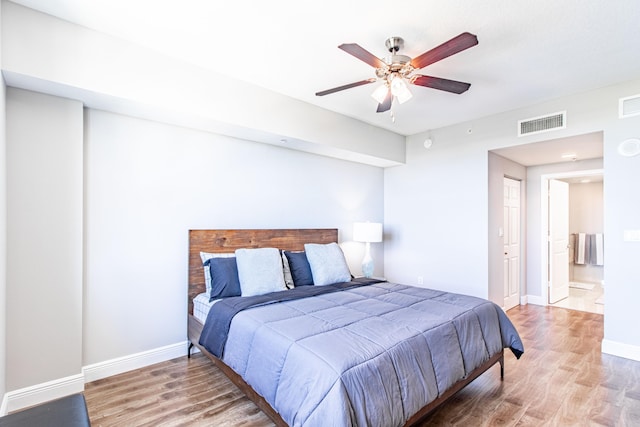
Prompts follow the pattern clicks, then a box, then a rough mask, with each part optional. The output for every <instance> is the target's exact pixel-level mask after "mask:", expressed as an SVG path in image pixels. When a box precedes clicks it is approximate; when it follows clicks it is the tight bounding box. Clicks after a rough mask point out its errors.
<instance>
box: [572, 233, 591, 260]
mask: <svg viewBox="0 0 640 427" xmlns="http://www.w3.org/2000/svg"><path fill="white" fill-rule="evenodd" d="M587 241H588V239H587V235H586V233H578V234H577V235H576V245H575V248H574V262H575V263H576V264H586V263H587V262H588V256H589V252H588V251H587Z"/></svg>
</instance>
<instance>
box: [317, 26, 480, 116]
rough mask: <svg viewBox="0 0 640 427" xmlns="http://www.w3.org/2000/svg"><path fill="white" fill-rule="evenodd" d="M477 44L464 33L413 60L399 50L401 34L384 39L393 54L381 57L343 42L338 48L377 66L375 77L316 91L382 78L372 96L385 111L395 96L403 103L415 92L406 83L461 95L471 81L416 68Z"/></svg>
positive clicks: (380, 108) (355, 85)
mask: <svg viewBox="0 0 640 427" xmlns="http://www.w3.org/2000/svg"><path fill="white" fill-rule="evenodd" d="M477 44H478V38H477V37H476V36H475V35H473V34H471V33H467V32H465V33H462V34H460V35H458V36H456V37H454V38H452V39H451V40H449V41H447V42H444V43H442V44H441V45H440V46H437V47H435V48H433V49H431V50H429V51H427V52H425V53H423V54H422V55H418V56H416V57H415V58H413V59H412V58H410V57H408V56H405V55H400V54H399V53H398V52H399V51H400V49H401V48H402V47H403V46H404V40H403V39H402V38H401V37H390V38H388V39H387V40H386V41H385V46H386V47H387V50H388V51H389V52H390V55H388V56H386V57H385V58H382V59H380V58H378V57H376V56H374V55H373V54H372V53H370V52H369V51H367V50H366V49H364V48H363V47H361V46H360V45H358V44H356V43H345V44H341V45H340V46H338V48H340V49H342V50H344V51H345V52H347V53H348V54H350V55H353V56H355V57H356V58H358V59H359V60H361V61H363V62H366V63H367V64H369V65H371V66H372V67H374V68H375V69H376V77H372V78H369V79H366V80H360V81H359V82H354V83H349V84H346V85H343V86H338V87H334V88H333V89H327V90H323V91H321V92H316V96H324V95H329V94H330V93H335V92H339V91H341V90H345V89H351V88H354V87H358V86H362V85H366V84H369V83H374V82H376V81H381V82H383V85H382V86H380V87H378V88H377V89H376V90H375V91H374V92H373V94H372V95H371V96H372V97H373V98H374V99H375V100H376V101H378V109H377V110H376V112H378V113H382V112H385V111H388V110H390V109H391V103H392V102H393V98H394V97H395V98H396V99H397V100H398V102H399V103H400V104H402V103H404V102H405V101H407V100H409V98H411V96H412V95H411V92H410V91H409V89H408V87H407V82H408V83H410V84H414V85H418V86H424V87H430V88H432V89H438V90H443V91H446V92H451V93H456V94H461V93H463V92H465V91H466V90H468V89H469V87H470V86H471V84H470V83H464V82H459V81H456V80H448V79H443V78H440V77H432V76H425V75H422V74H415V71H416V70H419V69H421V68H424V67H426V66H427V65H430V64H433V63H434V62H438V61H440V60H442V59H444V58H447V57H449V56H451V55H454V54H456V53H458V52H461V51H463V50H465V49H468V48H470V47H473V46H475V45H477Z"/></svg>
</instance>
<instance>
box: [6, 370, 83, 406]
mask: <svg viewBox="0 0 640 427" xmlns="http://www.w3.org/2000/svg"><path fill="white" fill-rule="evenodd" d="M82 391H84V378H83V376H82V374H78V375H71V376H69V377H65V378H60V379H57V380H53V381H48V382H46V383H42V384H36V385H33V386H30V387H25V388H21V389H19V390H14V391H10V392H8V393H7V394H5V397H4V400H6V405H4V404H3V405H4V406H5V410H6V412H5V413H8V412H11V411H17V410H18V409H22V408H27V407H29V406H33V405H38V404H40V403H44V402H48V401H50V400H54V399H59V398H61V397H65V396H69V395H70V394H75V393H81V392H82Z"/></svg>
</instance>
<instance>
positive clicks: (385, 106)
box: [376, 90, 393, 113]
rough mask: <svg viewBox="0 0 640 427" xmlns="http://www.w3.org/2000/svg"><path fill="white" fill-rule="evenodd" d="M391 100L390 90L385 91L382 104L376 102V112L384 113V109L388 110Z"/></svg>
mask: <svg viewBox="0 0 640 427" xmlns="http://www.w3.org/2000/svg"><path fill="white" fill-rule="evenodd" d="M392 102H393V94H392V93H391V90H389V91H387V96H386V97H385V98H384V101H382V104H378V109H377V110H376V113H384V112H385V111H389V110H390V109H391V103H392Z"/></svg>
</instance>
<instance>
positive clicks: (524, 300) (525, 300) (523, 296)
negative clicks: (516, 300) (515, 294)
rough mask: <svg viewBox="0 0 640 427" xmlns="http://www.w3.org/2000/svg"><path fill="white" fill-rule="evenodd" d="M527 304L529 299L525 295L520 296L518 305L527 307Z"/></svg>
mask: <svg viewBox="0 0 640 427" xmlns="http://www.w3.org/2000/svg"><path fill="white" fill-rule="evenodd" d="M527 304H529V298H528V296H527V295H521V296H520V305H527Z"/></svg>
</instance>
